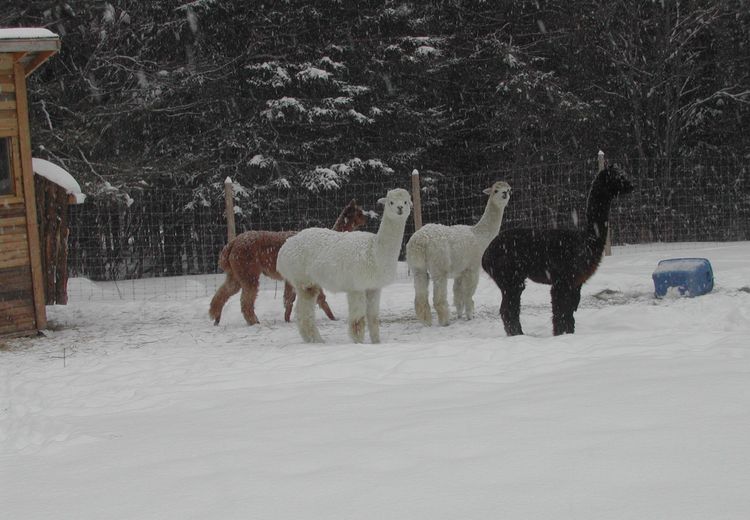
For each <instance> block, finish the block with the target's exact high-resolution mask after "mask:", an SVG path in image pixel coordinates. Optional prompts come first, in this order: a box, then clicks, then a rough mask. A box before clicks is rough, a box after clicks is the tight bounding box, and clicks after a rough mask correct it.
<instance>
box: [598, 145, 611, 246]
mask: <svg viewBox="0 0 750 520" xmlns="http://www.w3.org/2000/svg"><path fill="white" fill-rule="evenodd" d="M597 163H598V165H599V171H602V170H603V169H604V165H605V163H604V152H602V151H601V150H599V153H598V154H597ZM597 173H598V172H597ZM607 224H608V226H607V240H606V241H605V242H604V255H605V256H612V223H611V222H608V223H607Z"/></svg>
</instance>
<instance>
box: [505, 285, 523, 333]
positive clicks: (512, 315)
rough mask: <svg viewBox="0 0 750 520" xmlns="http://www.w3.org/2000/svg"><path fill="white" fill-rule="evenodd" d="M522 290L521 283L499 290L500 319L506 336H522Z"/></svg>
mask: <svg viewBox="0 0 750 520" xmlns="http://www.w3.org/2000/svg"><path fill="white" fill-rule="evenodd" d="M524 289H525V284H524V282H523V281H521V282H520V283H512V284H508V286H506V287H501V288H500V291H501V292H502V295H503V296H502V298H503V299H502V302H501V303H500V317H501V318H502V320H503V326H504V327H505V333H506V334H507V335H508V336H518V335H519V334H523V329H521V293H523V290H524Z"/></svg>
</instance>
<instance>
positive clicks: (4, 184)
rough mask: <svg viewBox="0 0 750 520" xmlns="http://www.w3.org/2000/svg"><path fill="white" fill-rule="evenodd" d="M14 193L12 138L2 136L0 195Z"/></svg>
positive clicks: (0, 144) (0, 147)
mask: <svg viewBox="0 0 750 520" xmlns="http://www.w3.org/2000/svg"><path fill="white" fill-rule="evenodd" d="M2 195H13V168H11V167H10V138H9V137H5V138H1V137H0V196H2Z"/></svg>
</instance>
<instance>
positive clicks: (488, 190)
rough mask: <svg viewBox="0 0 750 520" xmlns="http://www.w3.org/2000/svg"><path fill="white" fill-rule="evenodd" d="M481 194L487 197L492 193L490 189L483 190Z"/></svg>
mask: <svg viewBox="0 0 750 520" xmlns="http://www.w3.org/2000/svg"><path fill="white" fill-rule="evenodd" d="M482 193H484V194H485V195H489V194H490V193H492V188H485V189H483V190H482Z"/></svg>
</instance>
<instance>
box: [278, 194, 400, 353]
mask: <svg viewBox="0 0 750 520" xmlns="http://www.w3.org/2000/svg"><path fill="white" fill-rule="evenodd" d="M378 202H379V203H380V204H384V206H385V209H384V210H383V219H382V221H381V222H380V227H379V228H378V232H377V234H373V233H366V232H363V231H352V232H350V233H344V234H342V233H336V232H335V231H331V230H329V229H321V228H310V229H305V230H303V231H300V232H299V233H297V235H295V236H293V237H292V238H290V239H289V240H287V241H286V242H285V243H284V245H283V246H282V247H281V250H280V251H279V257H278V260H277V262H276V268H277V270H278V271H279V273H281V275H282V276H283V277H284V279H286V280H287V281H288V282H289V283H291V284H292V285H293V286H294V288H295V289H296V290H297V295H298V299H297V305H296V307H295V313H296V316H297V326H298V328H299V331H300V335H301V336H302V339H303V340H305V341H307V342H322V338H321V337H320V334H319V332H318V328H317V326H316V325H315V316H314V312H315V307H314V302H315V298H316V297H317V293H318V291H319V290H320V289H321V288H323V289H325V290H327V291H333V292H346V293H347V299H348V302H349V334H350V336H351V337H352V339H353V340H354V341H355V342H362V341H363V340H364V332H365V317H366V318H367V325H368V327H369V329H370V339H371V340H372V342H373V343H377V342H379V341H380V333H379V322H378V316H379V312H380V290H381V289H382V288H383V287H384V286H386V285H388V284H390V283H392V282H393V280H394V279H395V278H396V266H397V262H398V255H399V252H400V250H401V242H402V240H403V237H404V228H405V226H406V219H407V218H408V217H409V214H410V213H411V196H410V195H409V192H408V191H406V190H403V189H400V188H397V189H394V190H390V191H389V192H388V194H387V195H386V197H384V198H382V199H380V200H379V201H378Z"/></svg>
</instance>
